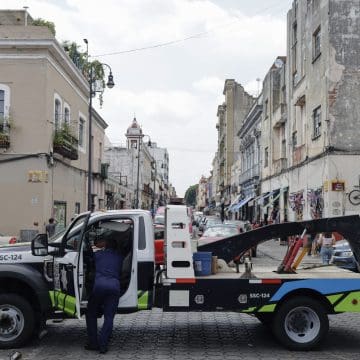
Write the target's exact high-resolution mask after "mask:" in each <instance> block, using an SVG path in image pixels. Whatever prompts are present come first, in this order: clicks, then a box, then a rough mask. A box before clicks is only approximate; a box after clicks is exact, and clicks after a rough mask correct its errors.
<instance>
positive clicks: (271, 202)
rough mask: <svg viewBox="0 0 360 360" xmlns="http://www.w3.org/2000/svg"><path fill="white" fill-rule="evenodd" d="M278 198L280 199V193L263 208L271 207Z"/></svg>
mask: <svg viewBox="0 0 360 360" xmlns="http://www.w3.org/2000/svg"><path fill="white" fill-rule="evenodd" d="M279 197H280V193H279V194H277V195H276V196H275V197H274V198H273V199H272V200H271V201H269V203H268V204H266V205H265V206H264V209H266V208H268V207H269V206H272V205H273V204H274V202H275V201H276V200H277V199H278V198H279Z"/></svg>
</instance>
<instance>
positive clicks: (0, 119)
mask: <svg viewBox="0 0 360 360" xmlns="http://www.w3.org/2000/svg"><path fill="white" fill-rule="evenodd" d="M9 109H10V88H9V87H8V86H7V85H3V84H0V126H1V128H0V131H4V130H7V129H8V126H7V122H8V121H9Z"/></svg>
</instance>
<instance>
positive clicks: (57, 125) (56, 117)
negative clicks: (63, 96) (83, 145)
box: [54, 99, 61, 130]
mask: <svg viewBox="0 0 360 360" xmlns="http://www.w3.org/2000/svg"><path fill="white" fill-rule="evenodd" d="M60 116H61V102H60V100H59V99H55V112H54V123H55V130H57V129H59V128H60Z"/></svg>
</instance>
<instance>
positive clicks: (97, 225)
mask: <svg viewBox="0 0 360 360" xmlns="http://www.w3.org/2000/svg"><path fill="white" fill-rule="evenodd" d="M107 238H111V239H115V240H116V241H117V244H118V250H119V252H120V253H121V254H122V255H123V257H124V261H123V268H122V272H121V279H120V282H121V285H120V287H121V292H122V295H121V298H120V301H119V305H118V312H119V313H120V312H133V311H137V310H139V309H142V310H144V309H149V308H151V306H152V291H153V283H154V230H153V225H152V218H151V215H150V213H149V212H148V211H143V210H119V211H108V212H99V213H93V214H91V213H84V214H81V215H79V216H78V217H77V218H76V219H75V220H74V222H73V223H72V224H71V226H70V227H69V228H68V230H67V231H66V233H65V234H64V236H63V238H62V241H61V242H60V243H56V244H54V243H50V244H48V243H47V237H46V236H45V235H41V236H38V237H36V238H35V239H34V240H33V242H32V253H33V255H37V256H44V255H51V259H48V260H47V262H50V263H51V264H52V265H51V266H45V269H47V270H46V271H47V272H48V273H47V274H44V275H45V276H46V277H48V278H49V277H50V278H52V280H53V287H52V289H51V290H50V298H51V303H52V306H53V307H54V309H57V310H62V311H63V312H64V313H65V314H67V315H68V316H71V317H77V318H80V317H81V315H82V314H83V313H84V311H85V309H86V306H87V300H88V297H89V293H90V291H91V288H92V283H93V279H94V263H93V249H94V248H95V244H96V243H97V242H98V241H100V240H104V239H105V240H106V239H107ZM49 269H50V270H49ZM49 272H50V273H49Z"/></svg>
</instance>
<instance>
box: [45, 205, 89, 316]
mask: <svg viewBox="0 0 360 360" xmlns="http://www.w3.org/2000/svg"><path fill="white" fill-rule="evenodd" d="M90 215H91V213H90V212H88V213H84V214H82V215H80V216H79V217H77V218H76V219H75V221H74V222H73V223H72V224H71V226H70V227H69V229H68V230H67V232H66V233H65V235H64V237H63V239H62V243H61V246H60V249H59V251H58V254H56V255H54V264H53V280H54V281H53V291H52V292H50V294H51V301H52V304H53V306H54V307H55V308H56V309H58V310H62V311H63V312H64V313H66V314H67V315H68V316H70V317H77V318H80V315H81V313H80V299H81V296H82V292H83V289H84V271H83V270H84V269H83V268H84V264H83V251H82V248H83V246H84V241H83V238H84V234H85V231H86V228H87V225H88V222H89V218H90Z"/></svg>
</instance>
